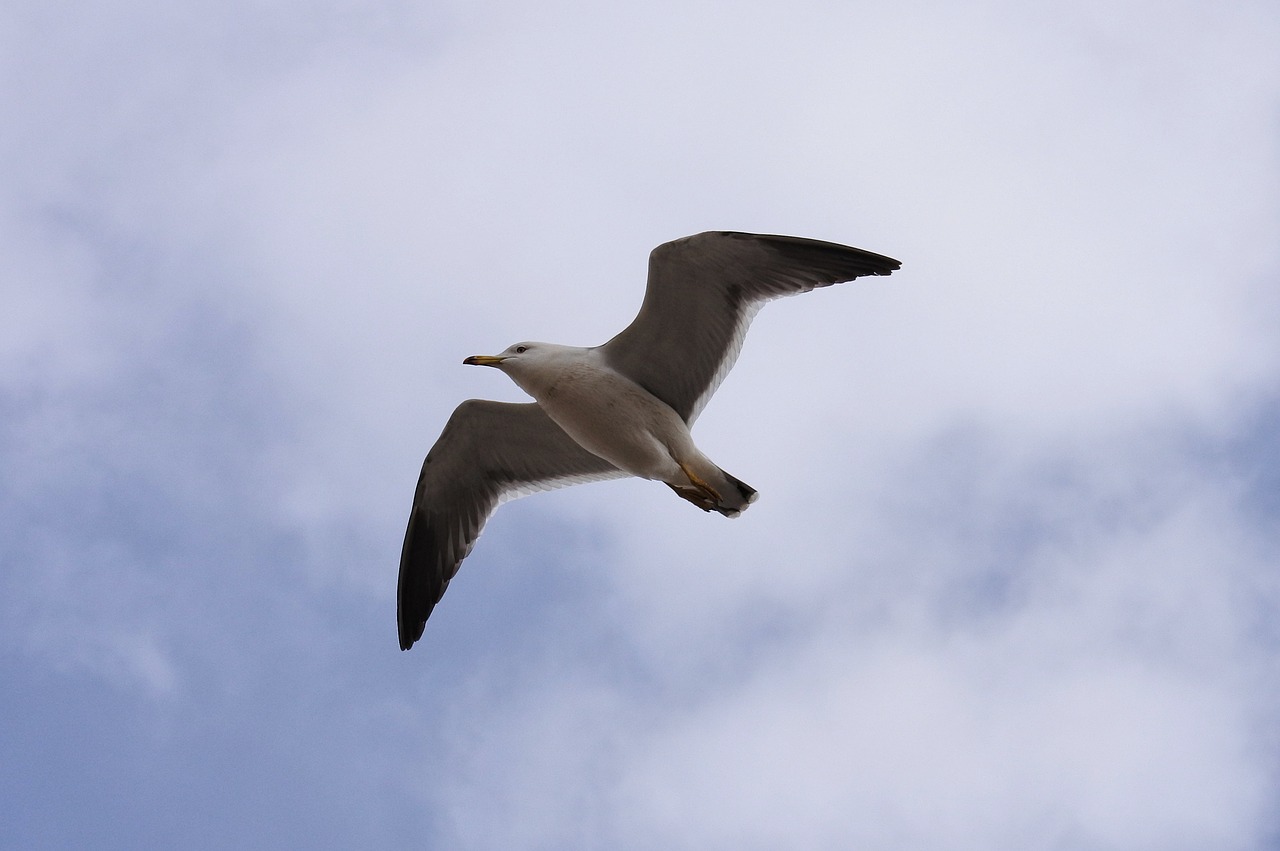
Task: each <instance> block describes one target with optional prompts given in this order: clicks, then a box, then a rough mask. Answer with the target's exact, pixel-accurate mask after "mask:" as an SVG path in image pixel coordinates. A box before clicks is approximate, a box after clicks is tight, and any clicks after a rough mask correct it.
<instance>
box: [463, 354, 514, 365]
mask: <svg viewBox="0 0 1280 851" xmlns="http://www.w3.org/2000/svg"><path fill="white" fill-rule="evenodd" d="M504 360H506V358H503V357H499V356H498V355H472V356H471V357H469V358H467V359H466V360H464V361H463V363H465V364H468V365H469V366H497V365H498V364H500V363H502V362H503V361H504Z"/></svg>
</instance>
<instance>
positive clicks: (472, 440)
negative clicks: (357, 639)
mask: <svg viewBox="0 0 1280 851" xmlns="http://www.w3.org/2000/svg"><path fill="white" fill-rule="evenodd" d="M900 265H901V264H900V263H899V262H898V261H897V260H894V259H892V258H890V257H884V256H882V255H880V254H872V253H871V252H870V251H863V250H861V249H859V248H850V247H848V246H846V245H837V244H835V243H832V242H820V241H818V240H814V239H802V238H800V237H794V236H766V235H760V234H750V233H733V232H723V231H722V232H715V231H713V232H708V233H701V234H697V235H695V236H689V237H685V238H684V239H677V240H675V241H673V242H668V243H665V244H663V245H659V246H658V247H657V248H655V249H654V250H653V252H652V253H651V254H650V255H649V283H648V286H647V287H646V289H645V294H644V303H643V304H641V305H640V313H639V314H638V315H637V316H636V318H635V319H634V320H633V321H632V322H631V324H630V325H628V326H627V327H626V328H625V329H623V331H622V333H620V334H618V335H617V336H616V337H614V338H613V339H612V340H610V341H609V342H607V343H605V344H604V345H602V346H596V347H594V348H579V347H577V346H560V345H556V344H554V343H537V342H525V343H516V344H515V345H513V346H511V347H509V348H508V349H507V350H506V351H504V352H502V354H498V355H474V356H472V357H469V358H467V359H466V360H464V361H463V363H465V364H474V365H477V366H491V367H494V368H495V369H499V370H501V371H503V372H505V373H506V374H507V375H508V376H510V378H511V380H512V381H514V382H515V383H516V384H517V385H519V386H520V388H521V389H522V390H524V391H525V392H526V393H528V394H529V395H530V396H532V397H533V398H534V400H535V401H533V402H526V403H523V404H520V403H510V402H490V401H484V400H479V399H470V400H468V401H466V402H463V403H462V404H461V405H459V406H458V407H457V409H455V410H454V412H453V416H451V417H450V418H449V422H448V423H447V424H446V425H445V427H444V431H443V432H441V434H440V437H439V439H438V440H436V443H435V446H433V447H432V448H431V451H430V452H428V453H427V459H426V461H424V462H423V464H422V474H421V476H419V478H418V488H417V490H416V492H415V493H414V496H413V510H412V511H411V512H410V514H409V528H408V530H407V531H406V532H405V536H404V549H403V550H402V551H401V555H400V586H399V591H398V594H397V606H396V609H397V611H396V615H397V620H398V624H399V630H400V648H401V649H402V650H408V649H409V648H410V647H412V646H413V643H414V642H415V641H417V640H418V639H419V638H421V637H422V631H423V629H424V628H425V627H426V624H427V618H428V617H429V616H430V615H431V610H432V609H433V608H435V605H436V603H438V602H439V601H440V598H441V597H442V596H443V595H444V591H445V588H447V587H448V585H449V580H450V579H452V578H453V576H454V575H455V574H456V573H457V572H458V567H459V565H461V564H462V560H463V559H464V558H466V557H467V554H468V553H469V552H471V548H472V546H473V545H474V544H475V541H476V538H477V537H478V536H479V534H480V530H481V528H482V527H483V526H484V524H485V521H486V520H487V519H488V517H489V515H490V514H491V513H493V510H494V509H495V508H497V506H498V505H499V504H500V503H502V502H505V501H506V500H508V499H514V498H515V497H519V496H525V495H526V494H530V493H534V492H536V491H540V490H550V489H552V488H558V487H563V486H565V485H576V484H582V483H584V482H592V481H599V480H601V479H612V478H619V477H622V476H628V475H630V476H639V477H640V478H643V479H654V480H657V481H660V482H664V483H666V484H667V485H668V486H669V487H670V488H671V489H672V490H673V491H675V492H676V493H677V494H678V495H679V496H681V497H683V498H684V499H687V500H688V501H689V502H691V503H693V504H694V505H696V506H698V507H699V508H701V509H702V510H703V511H716V512H719V513H720V514H722V515H724V516H725V517H737V516H738V515H739V514H740V513H741V512H742V511H744V510H745V509H746V507H747V506H748V505H750V504H751V503H752V502H754V501H755V499H756V492H755V490H754V489H753V488H751V487H750V486H749V485H747V484H746V483H744V482H742V481H740V480H739V479H736V478H734V477H733V476H731V475H729V474H728V473H726V472H725V471H724V470H721V469H720V468H719V467H717V466H716V465H715V464H714V463H713V462H712V461H711V460H710V459H709V458H707V456H706V455H703V454H702V452H701V451H699V450H698V448H697V447H696V446H695V445H694V443H693V437H692V436H691V435H690V433H689V429H690V427H692V426H693V423H694V420H696V419H697V417H698V414H699V413H701V411H702V408H703V406H704V405H706V403H707V400H708V399H710V398H711V395H712V394H713V393H715V391H716V388H717V387H719V386H720V382H721V381H722V380H723V379H724V377H725V375H726V374H727V373H728V372H729V370H730V369H731V368H732V367H733V363H734V361H735V360H737V358H738V352H739V351H740V350H741V348H742V340H743V338H744V337H745V336H746V333H747V327H748V326H749V325H750V324H751V319H752V318H753V317H754V316H755V314H756V311H758V310H759V309H760V307H761V306H762V305H763V304H764V303H765V302H766V301H769V300H770V299H774V298H779V297H781V296H789V295H795V294H796V293H803V292H808V291H809V290H812V289H814V288H816V287H825V286H830V285H831V284H838V283H841V282H843V281H851V280H853V279H854V278H859V277H863V276H865V275H888V274H890V273H891V272H893V271H894V270H895V269H897V268H899V266H900Z"/></svg>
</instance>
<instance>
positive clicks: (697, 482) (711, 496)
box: [676, 461, 720, 503]
mask: <svg viewBox="0 0 1280 851" xmlns="http://www.w3.org/2000/svg"><path fill="white" fill-rule="evenodd" d="M676 463H677V464H679V465H680V470H681V471H682V472H683V473H684V474H685V475H686V476H688V477H689V483H690V484H692V485H693V486H694V487H695V488H697V490H698V492H700V493H701V494H702V495H703V496H704V497H706V499H707V500H708V501H709V502H712V503H718V502H720V494H719V493H718V492H717V491H716V489H715V488H713V487H711V485H709V484H707V483H706V482H704V481H703V480H702V479H701V478H699V477H698V474H697V473H695V472H693V470H692V469H690V468H689V465H688V464H686V463H684V462H683V461H677V462H676Z"/></svg>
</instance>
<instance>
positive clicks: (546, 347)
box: [463, 341, 586, 398]
mask: <svg viewBox="0 0 1280 851" xmlns="http://www.w3.org/2000/svg"><path fill="white" fill-rule="evenodd" d="M584 351H586V350H585V349H579V348H577V347H575V346H559V345H556V344H555V343H537V342H529V341H526V342H523V343H515V344H513V345H510V346H508V347H507V349H506V350H505V351H504V352H502V353H501V354H497V355H472V356H471V357H469V358H467V359H466V360H464V361H463V363H465V364H470V365H471V366H492V367H496V368H497V369H500V370H502V371H503V372H505V373H506V374H507V375H509V376H510V377H511V380H512V381H514V382H515V383H516V384H518V385H520V387H522V388H524V390H525V392H527V393H529V394H530V395H533V396H534V397H535V398H536V394H537V392H538V390H539V387H540V385H541V384H543V383H544V382H546V381H547V380H549V379H552V378H553V377H554V376H555V375H557V374H558V373H559V372H560V370H561V369H562V368H563V367H564V366H565V365H567V364H568V363H569V362H571V361H573V360H574V359H575V358H580V357H581V353H582V352H584Z"/></svg>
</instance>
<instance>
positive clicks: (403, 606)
mask: <svg viewBox="0 0 1280 851" xmlns="http://www.w3.org/2000/svg"><path fill="white" fill-rule="evenodd" d="M624 475H626V474H625V473H623V472H622V471H621V470H619V469H618V468H616V467H614V466H613V465H612V464H610V463H609V462H608V461H605V460H604V459H603V458H599V457H597V456H595V455H592V454H591V453H590V452H588V451H587V450H585V449H583V448H582V447H581V446H579V445H578V444H577V443H575V442H574V440H573V439H572V438H571V437H569V435H567V434H565V432H564V430H563V429H561V428H560V426H558V425H556V424H555V423H554V422H552V420H551V418H550V417H548V416H547V415H546V413H544V412H543V410H542V408H541V407H539V406H538V405H537V404H536V403H524V404H520V403H512V402H490V401H483V400H478V399H471V400H468V401H466V402H463V403H462V404H461V405H459V406H458V407H457V409H455V410H454V412H453V416H451V417H450V418H449V422H448V423H447V424H446V425H445V427H444V431H443V432H441V433H440V437H439V439H437V440H436V443H435V446H433V447H431V451H430V452H428V453H427V458H426V460H425V461H424V462H423V464H422V474H421V475H420V476H419V477H418V488H417V491H416V492H415V493H414V496H413V510H412V511H411V512H410V514H409V528H408V529H407V530H406V532H405V536H404V549H403V550H402V551H401V553H400V584H399V589H398V591H397V595H396V620H397V624H398V627H399V632H400V649H402V650H408V649H409V648H410V647H412V646H413V643H414V642H415V641H417V640H418V639H419V638H420V637H421V636H422V631H423V629H424V628H425V627H426V625H427V618H428V617H429V616H430V615H431V610H432V609H433V608H435V605H436V603H438V602H439V601H440V598H441V597H442V596H443V595H444V591H445V588H447V587H448V585H449V580H450V579H452V578H453V576H454V575H455V574H456V573H457V572H458V567H459V565H461V564H462V560H463V559H464V558H466V557H467V554H468V553H469V552H471V547H472V546H473V545H474V544H475V541H476V538H477V537H479V535H480V530H481V529H482V528H484V524H485V521H486V520H487V519H488V518H489V515H490V514H491V513H493V510H494V509H495V508H496V507H497V506H498V505H499V504H501V503H502V502H505V501H506V500H508V499H514V498H515V497H518V496H524V495H526V494H529V493H534V492H536V491H541V490H550V489H552V488H557V487H563V486H565V485H576V484H581V483H583V482H591V481H598V480H601V479H612V478H618V477H621V476H624Z"/></svg>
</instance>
